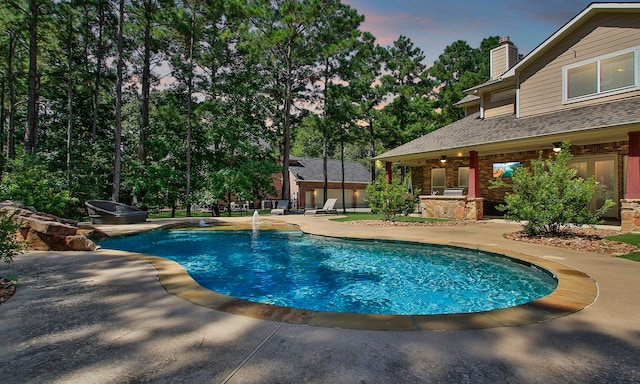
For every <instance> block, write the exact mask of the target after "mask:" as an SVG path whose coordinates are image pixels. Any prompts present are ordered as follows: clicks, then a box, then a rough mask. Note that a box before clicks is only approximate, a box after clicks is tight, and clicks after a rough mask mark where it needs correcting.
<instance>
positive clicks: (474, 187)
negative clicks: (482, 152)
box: [467, 151, 480, 198]
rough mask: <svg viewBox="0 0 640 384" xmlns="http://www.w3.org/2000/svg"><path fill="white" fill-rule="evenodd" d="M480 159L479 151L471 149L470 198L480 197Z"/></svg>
mask: <svg viewBox="0 0 640 384" xmlns="http://www.w3.org/2000/svg"><path fill="white" fill-rule="evenodd" d="M478 168H479V160H478V152H477V151H469V191H468V192H467V196H469V197H470V198H477V197H480V177H479V175H478V172H479V169H478Z"/></svg>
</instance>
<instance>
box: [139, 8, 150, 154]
mask: <svg viewBox="0 0 640 384" xmlns="http://www.w3.org/2000/svg"><path fill="white" fill-rule="evenodd" d="M151 12H152V9H151V0H145V2H144V18H145V25H144V63H143V65H142V85H141V86H142V105H141V106H140V150H139V153H138V159H139V160H140V164H142V165H144V163H145V162H146V158H147V152H146V149H145V141H146V139H147V138H146V131H147V127H148V126H149V92H150V89H151Z"/></svg>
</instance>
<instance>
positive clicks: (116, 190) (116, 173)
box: [111, 0, 124, 202]
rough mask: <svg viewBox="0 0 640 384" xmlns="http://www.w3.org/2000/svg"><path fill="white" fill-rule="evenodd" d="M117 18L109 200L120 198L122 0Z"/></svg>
mask: <svg viewBox="0 0 640 384" xmlns="http://www.w3.org/2000/svg"><path fill="white" fill-rule="evenodd" d="M118 12H119V20H118V64H117V68H116V81H117V84H116V121H115V123H116V124H115V125H116V132H115V156H114V157H115V159H114V164H113V193H112V195H111V200H113V201H115V202H118V199H119V198H120V196H119V195H120V160H121V159H120V156H121V154H120V146H121V145H122V142H121V141H122V84H123V79H122V78H123V71H124V68H123V67H124V46H123V45H124V44H123V43H124V42H123V35H124V31H123V29H124V0H120V9H119V11H118Z"/></svg>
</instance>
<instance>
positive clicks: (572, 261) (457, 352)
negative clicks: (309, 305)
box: [0, 215, 640, 383]
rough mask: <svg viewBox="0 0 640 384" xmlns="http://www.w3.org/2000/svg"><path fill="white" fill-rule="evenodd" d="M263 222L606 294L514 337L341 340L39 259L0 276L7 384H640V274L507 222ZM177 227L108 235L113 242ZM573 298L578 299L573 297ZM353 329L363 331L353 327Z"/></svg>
mask: <svg viewBox="0 0 640 384" xmlns="http://www.w3.org/2000/svg"><path fill="white" fill-rule="evenodd" d="M264 219H265V220H272V221H274V222H275V221H276V220H278V221H282V220H286V221H288V222H292V223H295V224H297V225H300V226H301V228H302V229H303V230H305V231H306V232H309V233H314V234H322V235H328V236H338V237H343V236H346V237H368V238H387V239H394V240H411V241H425V242H433V243H447V244H453V245H459V246H466V247H471V248H481V249H488V250H491V251H495V252H500V253H506V254H513V253H517V254H518V255H523V256H526V257H530V258H532V260H535V262H536V263H537V264H543V263H547V262H550V263H554V265H556V267H555V268H560V269H562V266H566V267H567V268H566V269H567V271H572V272H570V273H569V276H568V277H571V276H578V277H585V276H586V278H587V279H588V280H590V281H595V283H596V284H597V291H596V292H592V298H591V299H590V300H588V301H589V302H593V303H592V304H588V306H587V307H586V308H584V309H582V310H579V311H578V312H575V313H572V314H569V315H566V316H560V317H556V318H553V319H550V320H548V319H543V320H547V321H541V322H540V321H534V322H531V324H528V325H519V326H504V325H513V324H510V323H509V321H511V320H509V319H512V317H510V316H507V317H502V318H499V319H491V321H493V322H496V321H497V322H498V323H504V324H499V325H496V324H490V325H487V326H484V325H478V324H477V323H475V322H474V323H472V324H471V325H472V326H469V324H467V326H466V327H461V328H459V329H458V330H448V331H441V332H438V331H415V329H416V327H415V324H414V327H413V329H414V331H398V330H388V331H379V330H363V329H345V328H336V327H329V326H326V325H332V324H333V325H335V323H331V324H322V325H325V326H322V327H318V326H309V325H303V324H296V323H295V322H291V323H288V322H281V321H268V320H262V319H257V318H254V317H249V316H242V315H237V314H233V313H228V312H224V311H220V310H214V309H210V308H207V307H205V306H202V305H196V304H193V303H192V302H190V301H187V300H184V299H182V298H180V297H178V296H176V295H173V294H170V293H169V292H168V291H171V290H172V288H171V286H170V284H168V283H167V281H166V280H165V282H164V283H163V284H165V287H167V290H168V291H167V290H165V288H164V287H163V286H162V285H161V284H160V283H159V280H158V276H157V274H158V275H162V273H163V270H162V268H158V267H157V266H156V267H155V268H154V266H153V265H152V264H150V263H149V260H145V259H144V258H143V257H142V256H140V257H139V258H136V257H123V254H124V253H120V252H115V251H109V250H100V251H97V252H30V253H28V254H25V255H22V256H19V257H17V258H16V260H15V262H14V263H13V264H11V265H4V264H3V265H1V266H0V275H5V274H7V273H12V274H15V275H18V276H19V278H20V282H19V288H18V291H17V293H16V295H15V296H14V297H13V298H11V299H10V300H9V301H8V302H6V303H4V304H2V305H0V343H1V344H2V345H3V350H4V353H3V354H2V357H1V358H0V377H3V379H4V380H5V381H7V382H15V383H31V382H33V383H36V382H38V383H39V382H48V383H71V382H82V383H91V382H95V383H98V382H99V383H121V382H189V383H303V382H304V383H356V382H359V383H392V382H393V383H425V382H434V383H478V382H488V383H548V382H553V383H578V382H579V383H637V382H640V359H638V353H639V352H640V305H639V304H640V284H639V282H640V280H639V276H640V263H636V262H631V261H628V260H624V259H618V258H614V257H611V256H607V255H600V254H594V253H586V252H580V251H575V250H567V249H560V248H554V247H548V246H542V245H535V244H526V243H520V242H515V241H510V240H506V239H505V238H504V237H503V236H502V234H503V233H505V232H509V231H515V230H519V229H520V226H519V225H516V224H510V223H504V222H500V221H487V222H482V223H480V224H478V225H469V226H459V227H384V228H382V227H360V226H354V225H351V224H348V223H335V222H330V221H329V220H328V218H327V217H325V216H322V217H312V216H307V217H303V216H302V215H299V216H298V215H292V216H285V217H282V216H279V217H264ZM207 220H208V221H209V220H212V219H207ZM221 220H223V221H227V220H228V219H226V218H221ZM231 220H233V221H244V222H247V221H248V220H250V218H238V219H235V218H234V219H231ZM183 221H189V220H183ZM191 221H194V219H191ZM167 223H168V221H166V220H157V221H150V222H148V223H144V224H141V225H127V226H117V227H115V226H113V227H107V226H103V227H101V228H102V229H104V230H105V231H107V232H108V233H112V234H116V233H123V232H126V231H132V232H136V231H140V230H147V229H150V228H153V227H158V226H161V225H164V224H167ZM558 266H559V267H558ZM573 271H577V272H573ZM176 276H177V275H176ZM560 280H561V281H562V277H561V278H560ZM592 286H593V285H592ZM587 289H589V288H587ZM175 293H181V292H175ZM182 294H183V296H186V297H187V298H189V293H187V294H185V293H184V292H182ZM588 295H590V293H588V292H587V294H586V295H584V294H579V295H577V296H588ZM566 296H567V297H568V298H569V299H570V300H569V301H571V300H572V299H574V298H575V296H576V295H573V294H570V293H567V295H566ZM594 300H595V301H594ZM201 304H202V303H201ZM571 312H572V311H571ZM250 315H255V314H253V313H251V314H250ZM529 315H530V314H527V313H525V314H521V315H518V316H517V317H519V319H520V320H521V321H520V322H519V323H518V324H525V323H527V321H522V318H523V317H524V318H525V319H526V318H527V316H529ZM281 320H286V319H281ZM439 323H440V324H444V325H447V324H448V323H449V322H448V321H447V319H441V321H439ZM474 324H475V326H473V325H474ZM482 324H485V323H484V321H483V323H482ZM343 325H344V327H349V328H358V326H357V325H358V324H356V326H354V324H353V322H351V321H346V323H345V324H343ZM364 328H366V327H364ZM420 328H421V329H431V328H429V327H424V328H422V327H420ZM463 328H465V329H464V330H463ZM469 328H476V329H469ZM392 329H393V328H392ZM399 329H402V328H399ZM433 329H439V328H438V327H433Z"/></svg>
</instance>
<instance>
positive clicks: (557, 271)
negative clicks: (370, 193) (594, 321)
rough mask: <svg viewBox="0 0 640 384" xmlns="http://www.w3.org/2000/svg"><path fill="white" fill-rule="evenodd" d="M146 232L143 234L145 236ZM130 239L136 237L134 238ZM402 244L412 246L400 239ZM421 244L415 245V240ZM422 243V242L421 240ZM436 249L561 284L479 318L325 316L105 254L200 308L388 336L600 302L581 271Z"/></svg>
mask: <svg viewBox="0 0 640 384" xmlns="http://www.w3.org/2000/svg"><path fill="white" fill-rule="evenodd" d="M294 225H297V226H298V227H299V228H300V230H301V231H302V232H303V233H307V234H313V235H321V236H326V237H332V238H343V239H360V240H362V239H381V240H389V239H382V238H381V237H376V236H368V237H358V236H355V237H354V236H331V235H326V234H323V233H321V231H320V232H319V231H315V230H313V228H312V227H311V226H309V225H308V224H304V223H301V224H294ZM172 226H174V224H166V225H160V226H159V227H157V228H156V229H167V228H170V227H172ZM140 232H144V231H140ZM129 234H131V233H129ZM397 240H399V241H412V240H401V239H397ZM412 242H416V241H412ZM418 242H419V241H418ZM429 243H432V244H440V245H451V246H456V247H461V248H468V249H474V250H475V249H477V250H481V251H485V252H491V253H496V254H500V255H505V256H507V257H510V258H515V259H517V260H521V261H524V262H526V263H529V264H533V265H535V266H537V267H539V268H542V269H545V270H547V271H549V272H550V273H552V274H553V275H554V276H555V277H556V279H557V280H558V286H557V287H556V289H555V290H554V291H553V292H552V293H550V294H549V295H547V296H544V297H542V298H540V299H537V300H534V301H531V302H529V303H526V304H522V305H518V306H515V307H509V308H503V309H495V310H490V311H484V312H476V313H461V314H445V315H374V314H358V313H343V312H320V311H312V310H305V309H297V308H290V307H283V306H278V305H272V304H263V303H256V302H252V301H248V300H244V299H238V298H235V297H232V296H228V295H224V294H221V293H219V292H216V291H213V290H211V289H208V288H204V287H202V286H201V285H200V284H198V283H197V282H196V281H195V280H194V279H193V278H192V277H191V276H190V275H189V274H188V273H187V271H186V270H185V269H184V268H183V267H182V266H180V265H179V264H178V263H177V262H174V261H172V260H169V259H165V258H162V257H158V256H151V255H146V254H141V253H134V252H126V251H115V250H111V249H104V250H102V251H105V252H108V253H109V254H111V255H117V256H126V257H133V258H135V259H137V260H140V261H144V262H147V263H149V264H150V265H151V266H153V268H154V269H155V270H156V274H157V276H158V280H159V281H160V284H161V285H162V286H163V287H164V288H165V290H166V291H167V292H169V293H171V294H173V295H176V296H178V297H180V298H182V299H184V300H187V301H189V302H192V303H194V304H196V305H200V306H203V307H207V308H210V309H214V310H217V311H222V312H226V313H231V314H236V315H241V316H247V317H252V318H256V319H262V320H270V321H277V322H284V323H289V324H298V325H311V326H321V327H331V328H345V329H361V330H385V331H453V330H472V329H488V328H498V327H513V326H521V325H528V324H535V323H540V322H544V321H549V320H552V319H556V318H560V317H564V316H568V315H570V314H572V313H575V312H578V311H581V310H582V309H584V308H586V307H588V306H589V305H591V304H592V303H594V302H595V300H596V299H597V297H598V285H597V283H596V282H595V280H593V279H592V278H591V277H590V276H589V275H587V274H586V273H584V272H582V271H579V270H578V269H576V268H574V267H571V266H568V265H566V264H562V263H559V262H557V261H553V260H549V259H546V258H543V257H538V256H531V255H528V254H525V253H521V252H515V251H512V250H508V249H504V248H501V247H498V246H484V245H481V244H469V243H464V242H457V241H456V242H447V241H443V242H434V241H429ZM99 252H101V251H99Z"/></svg>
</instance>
